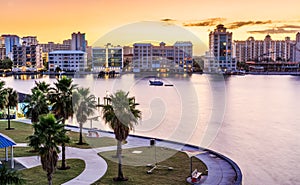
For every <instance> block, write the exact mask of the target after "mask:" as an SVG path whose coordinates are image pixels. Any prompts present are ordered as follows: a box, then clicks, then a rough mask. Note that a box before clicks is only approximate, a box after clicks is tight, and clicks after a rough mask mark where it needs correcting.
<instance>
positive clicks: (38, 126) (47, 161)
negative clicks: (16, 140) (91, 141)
mask: <svg viewBox="0 0 300 185" xmlns="http://www.w3.org/2000/svg"><path fill="white" fill-rule="evenodd" d="M32 126H33V128H34V133H33V135H31V136H29V137H28V138H27V139H29V146H31V147H33V148H34V149H35V150H36V151H38V153H39V155H40V157H41V163H42V168H43V170H44V171H46V172H47V178H48V184H49V185H52V176H53V173H54V171H55V169H56V165H57V161H58V153H59V152H60V151H59V148H58V145H59V144H61V143H62V141H64V140H66V139H68V138H66V137H67V136H66V132H67V130H66V129H64V125H63V124H61V123H60V121H57V120H56V119H55V117H54V115H53V114H47V115H42V116H40V118H39V122H38V123H33V124H32Z"/></svg>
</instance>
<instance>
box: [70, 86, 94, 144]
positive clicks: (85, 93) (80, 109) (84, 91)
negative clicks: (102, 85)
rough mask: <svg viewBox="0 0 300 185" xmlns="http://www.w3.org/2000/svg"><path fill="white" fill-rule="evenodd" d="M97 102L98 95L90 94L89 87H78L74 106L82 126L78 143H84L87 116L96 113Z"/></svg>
mask: <svg viewBox="0 0 300 185" xmlns="http://www.w3.org/2000/svg"><path fill="white" fill-rule="evenodd" d="M96 103H97V102H96V97H95V96H94V95H91V94H90V90H89V88H78V89H77V91H75V92H74V93H73V105H74V106H73V107H74V112H75V114H76V119H77V122H78V123H79V128H80V131H79V142H78V144H83V141H82V127H83V124H84V123H85V122H86V121H87V118H88V117H89V116H91V115H93V114H94V111H95V109H96Z"/></svg>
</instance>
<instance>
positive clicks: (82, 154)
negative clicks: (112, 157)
mask: <svg viewBox="0 0 300 185" xmlns="http://www.w3.org/2000/svg"><path fill="white" fill-rule="evenodd" d="M59 157H60V158H61V153H60V156H59ZM66 158H67V159H81V160H83V161H84V162H85V169H84V170H83V172H82V173H81V174H80V175H79V176H77V177H75V178H74V179H72V180H70V181H68V182H66V183H64V185H75V184H76V185H88V184H92V183H93V182H95V181H97V180H98V179H100V178H101V177H102V176H103V175H104V174H105V172H106V170H107V164H106V162H105V160H104V159H103V158H101V157H100V156H99V155H98V154H97V152H96V150H94V149H79V148H73V147H66ZM15 160H16V161H17V162H19V163H21V164H22V165H23V166H25V167H26V168H32V167H35V166H39V165H41V162H40V158H39V157H38V156H32V157H16V158H15Z"/></svg>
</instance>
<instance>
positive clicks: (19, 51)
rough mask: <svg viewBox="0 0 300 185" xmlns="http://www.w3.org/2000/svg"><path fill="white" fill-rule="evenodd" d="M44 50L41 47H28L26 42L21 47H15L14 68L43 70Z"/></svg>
mask: <svg viewBox="0 0 300 185" xmlns="http://www.w3.org/2000/svg"><path fill="white" fill-rule="evenodd" d="M43 67H44V66H43V60H42V48H41V47H40V46H39V45H30V46H29V45H26V44H25V42H24V43H23V44H22V45H21V46H17V45H14V46H13V68H15V69H21V68H22V69H24V68H25V69H26V70H39V69H42V68H43Z"/></svg>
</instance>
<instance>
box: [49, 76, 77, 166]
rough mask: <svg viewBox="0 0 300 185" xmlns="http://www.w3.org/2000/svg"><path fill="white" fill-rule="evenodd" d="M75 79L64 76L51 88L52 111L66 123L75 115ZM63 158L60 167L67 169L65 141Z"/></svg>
mask: <svg viewBox="0 0 300 185" xmlns="http://www.w3.org/2000/svg"><path fill="white" fill-rule="evenodd" d="M72 83H73V80H72V79H71V78H67V77H65V76H63V77H62V78H61V79H58V80H57V82H56V83H54V85H55V87H54V88H51V89H50V93H49V100H50V102H51V104H52V112H53V113H54V114H55V116H56V118H57V119H62V124H63V125H65V121H66V119H68V118H69V117H70V116H73V114H74V111H73V105H72V93H73V90H74V89H75V88H76V85H74V84H72ZM61 147H62V160H61V162H62V163H61V167H60V169H62V170H65V169H69V168H70V167H68V166H67V164H66V154H65V143H62V145H61Z"/></svg>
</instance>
